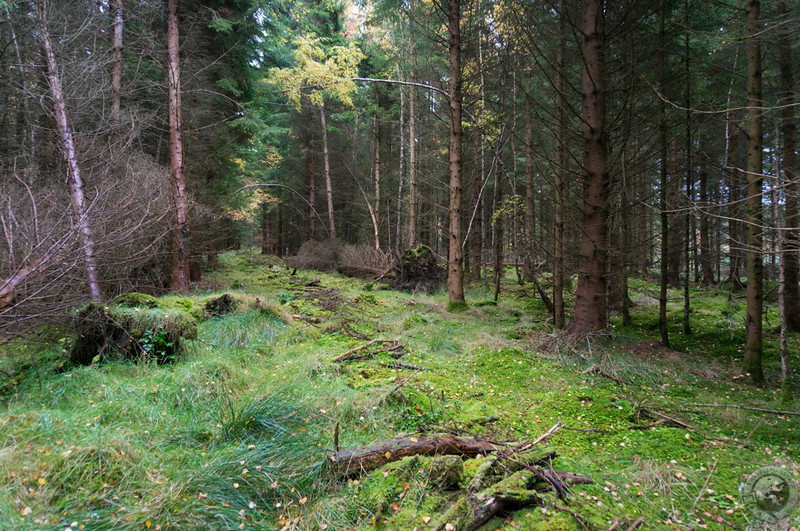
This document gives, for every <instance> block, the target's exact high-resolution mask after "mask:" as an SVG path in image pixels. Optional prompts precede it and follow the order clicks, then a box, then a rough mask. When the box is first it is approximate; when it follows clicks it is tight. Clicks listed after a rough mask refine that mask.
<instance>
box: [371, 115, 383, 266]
mask: <svg viewBox="0 0 800 531" xmlns="http://www.w3.org/2000/svg"><path fill="white" fill-rule="evenodd" d="M374 125H375V149H374V152H373V153H374V154H373V184H374V186H375V201H374V203H373V206H372V210H373V212H374V215H373V223H372V227H373V231H372V232H373V236H374V244H375V249H376V250H380V248H381V231H380V220H381V126H380V123H379V122H378V117H377V116H376V117H375V124H374Z"/></svg>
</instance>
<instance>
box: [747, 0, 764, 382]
mask: <svg viewBox="0 0 800 531" xmlns="http://www.w3.org/2000/svg"><path fill="white" fill-rule="evenodd" d="M760 8H761V5H760V1H759V0H746V3H745V10H746V13H747V23H746V26H745V36H746V39H747V43H746V55H747V118H746V120H745V133H746V134H747V216H746V218H747V249H746V261H747V292H746V293H747V321H746V327H745V354H744V370H745V372H746V373H749V374H750V377H751V378H752V380H753V382H754V383H756V384H758V385H761V384H763V383H764V371H763V368H762V363H761V355H762V349H763V345H762V335H763V322H762V319H763V315H762V312H763V299H762V294H763V284H764V278H763V277H764V264H763V258H762V256H761V253H762V248H761V247H762V227H761V224H762V220H763V212H762V210H763V206H762V199H761V186H762V183H763V178H762V177H761V171H762V158H763V153H762V147H761V143H762V111H761V106H762V105H763V101H762V89H761V41H760V36H759V34H760V32H761V30H762V28H761V26H760V11H761V9H760Z"/></svg>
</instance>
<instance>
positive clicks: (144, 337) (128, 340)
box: [70, 299, 197, 365]
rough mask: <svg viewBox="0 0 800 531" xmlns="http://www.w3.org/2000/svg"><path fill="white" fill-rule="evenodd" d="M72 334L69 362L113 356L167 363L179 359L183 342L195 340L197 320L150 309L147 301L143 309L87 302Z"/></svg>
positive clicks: (176, 312)
mask: <svg viewBox="0 0 800 531" xmlns="http://www.w3.org/2000/svg"><path fill="white" fill-rule="evenodd" d="M125 302H126V303H129V302H130V301H129V300H128V299H126V300H125ZM75 332H76V338H75V342H74V343H73V345H72V350H71V352H70V361H71V362H72V363H77V364H80V365H90V364H92V363H96V362H99V361H101V360H102V359H107V358H115V357H117V358H127V359H133V360H141V361H155V362H156V363H168V362H173V361H176V360H177V359H178V357H179V356H180V354H181V352H182V350H181V347H182V343H183V340H184V339H195V338H197V321H196V320H195V319H194V318H193V317H192V316H191V315H190V314H189V313H187V312H185V311H182V310H178V309H160V308H153V307H150V306H149V305H148V304H147V301H145V305H143V306H142V307H131V306H128V305H126V304H111V305H109V306H104V305H102V304H97V303H89V304H87V305H86V306H84V307H83V308H81V309H80V310H79V311H78V313H77V315H76V316H75Z"/></svg>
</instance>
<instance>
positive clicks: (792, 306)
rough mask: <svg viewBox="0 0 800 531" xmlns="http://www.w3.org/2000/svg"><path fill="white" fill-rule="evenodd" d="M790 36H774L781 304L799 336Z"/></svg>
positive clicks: (782, 10) (798, 188) (799, 190)
mask: <svg viewBox="0 0 800 531" xmlns="http://www.w3.org/2000/svg"><path fill="white" fill-rule="evenodd" d="M777 7H778V15H780V16H781V17H787V16H788V9H787V7H786V0H779V1H778V6H777ZM794 38H795V35H794V33H792V30H791V29H790V28H789V26H788V25H787V24H784V25H783V26H782V27H781V29H780V30H779V33H778V52H779V55H780V72H781V88H780V103H781V126H780V128H781V136H782V137H783V149H782V155H783V165H782V167H783V174H784V182H785V183H786V191H785V192H786V193H785V197H786V218H785V224H784V225H785V227H787V228H788V230H786V231H785V234H784V236H783V241H784V245H783V247H782V250H783V254H782V264H783V271H784V286H785V288H784V304H785V306H786V326H787V330H788V331H789V332H800V282H799V281H798V277H800V262H798V250H800V232H798V227H800V211H799V209H798V200H800V183H798V180H797V179H798V173H799V170H798V157H797V123H796V114H795V110H794V107H793V105H794V104H795V102H796V100H797V96H796V94H795V87H794V75H793V71H792V68H793V67H794V63H793V62H792V46H791V44H792V42H793V39H794Z"/></svg>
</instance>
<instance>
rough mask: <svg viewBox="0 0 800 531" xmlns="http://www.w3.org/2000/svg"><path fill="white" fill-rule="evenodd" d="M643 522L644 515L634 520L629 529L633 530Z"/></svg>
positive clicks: (629, 530)
mask: <svg viewBox="0 0 800 531" xmlns="http://www.w3.org/2000/svg"><path fill="white" fill-rule="evenodd" d="M643 523H644V516H640V517H639V518H637V519H636V520H634V521H633V523H632V524H631V525H630V527H629V528H628V531H633V530H634V529H636V528H637V527H639V526H640V525H641V524H643Z"/></svg>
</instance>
